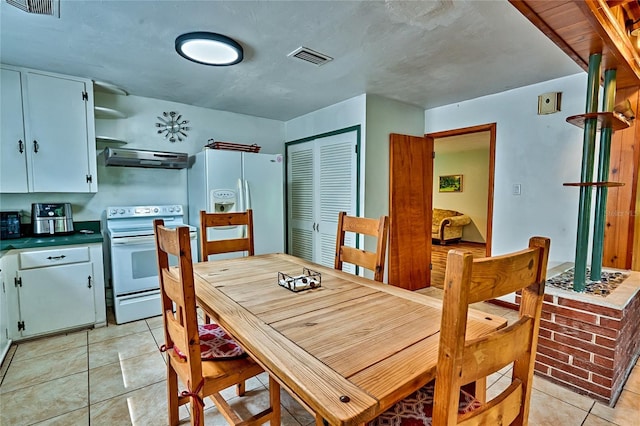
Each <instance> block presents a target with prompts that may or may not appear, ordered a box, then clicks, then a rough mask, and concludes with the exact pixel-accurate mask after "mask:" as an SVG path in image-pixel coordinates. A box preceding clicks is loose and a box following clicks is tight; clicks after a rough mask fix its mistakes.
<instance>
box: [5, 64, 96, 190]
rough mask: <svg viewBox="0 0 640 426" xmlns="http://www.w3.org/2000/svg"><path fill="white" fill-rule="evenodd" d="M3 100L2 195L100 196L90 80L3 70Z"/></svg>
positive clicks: (14, 68)
mask: <svg viewBox="0 0 640 426" xmlns="http://www.w3.org/2000/svg"><path fill="white" fill-rule="evenodd" d="M0 96H1V97H2V117H1V119H2V123H3V129H2V151H1V154H2V156H1V157H0V167H1V168H2V181H1V183H0V192H3V193H7V192H17V193H22V192H97V190H98V183H97V172H96V170H97V161H96V148H95V118H94V112H93V108H94V101H93V84H92V82H91V80H87V79H81V78H76V77H69V76H63V75H59V74H51V73H45V72H40V71H36V70H30V69H24V68H16V67H9V66H3V67H2V91H1V92H0ZM20 117H22V120H21V119H20ZM5 124H6V125H8V126H9V128H8V129H6V130H5V128H4V126H5ZM23 167H24V168H23Z"/></svg>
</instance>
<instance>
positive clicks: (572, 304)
mask: <svg viewBox="0 0 640 426" xmlns="http://www.w3.org/2000/svg"><path fill="white" fill-rule="evenodd" d="M558 305H560V306H566V307H568V308H573V309H579V310H581V311H586V312H591V313H594V314H597V315H604V316H607V317H611V318H617V319H620V318H622V311H621V310H620V309H615V308H609V307H607V306H600V305H596V304H593V303H587V302H581V301H579V300H573V299H567V298H564V297H558Z"/></svg>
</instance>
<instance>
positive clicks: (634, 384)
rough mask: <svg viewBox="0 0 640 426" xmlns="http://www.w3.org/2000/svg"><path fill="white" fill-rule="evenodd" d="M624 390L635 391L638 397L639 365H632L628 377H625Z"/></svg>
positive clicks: (639, 384) (639, 390) (639, 386)
mask: <svg viewBox="0 0 640 426" xmlns="http://www.w3.org/2000/svg"><path fill="white" fill-rule="evenodd" d="M624 390H628V391H629V392H634V393H637V394H639V395H638V398H640V366H635V367H633V370H631V374H629V378H627V383H625V384H624Z"/></svg>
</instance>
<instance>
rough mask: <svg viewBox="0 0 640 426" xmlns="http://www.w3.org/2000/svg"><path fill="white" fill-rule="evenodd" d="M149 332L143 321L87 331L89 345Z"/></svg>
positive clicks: (110, 325)
mask: <svg viewBox="0 0 640 426" xmlns="http://www.w3.org/2000/svg"><path fill="white" fill-rule="evenodd" d="M143 331H149V326H148V325H147V322H146V321H145V320H140V321H135V322H130V323H127V324H121V325H114V324H109V326H107V327H101V328H96V329H94V330H89V344H93V343H98V342H102V341H104V340H109V339H113V338H116V337H123V336H128V335H131V334H136V333H141V332H143Z"/></svg>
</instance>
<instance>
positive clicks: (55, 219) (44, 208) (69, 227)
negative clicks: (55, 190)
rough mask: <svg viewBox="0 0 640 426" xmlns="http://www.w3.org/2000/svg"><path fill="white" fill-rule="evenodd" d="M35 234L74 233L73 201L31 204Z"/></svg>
mask: <svg viewBox="0 0 640 426" xmlns="http://www.w3.org/2000/svg"><path fill="white" fill-rule="evenodd" d="M31 224H32V226H33V235H61V234H62V235H64V234H73V213H72V211H71V203H33V204H31Z"/></svg>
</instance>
